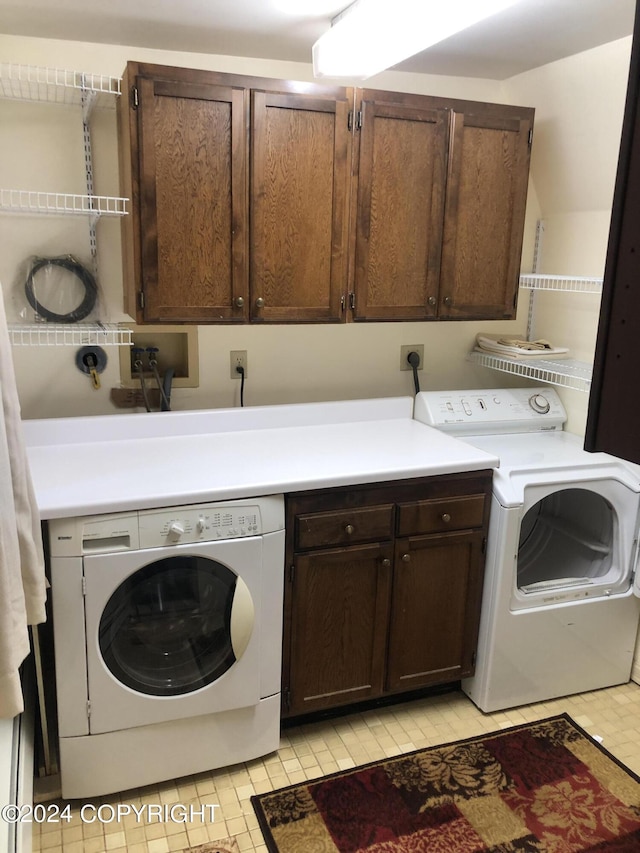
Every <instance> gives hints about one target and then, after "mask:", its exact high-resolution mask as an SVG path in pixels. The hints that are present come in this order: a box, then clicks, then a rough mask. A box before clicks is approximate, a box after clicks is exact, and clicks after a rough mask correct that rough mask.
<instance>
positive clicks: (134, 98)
mask: <svg viewBox="0 0 640 853" xmlns="http://www.w3.org/2000/svg"><path fill="white" fill-rule="evenodd" d="M139 106H140V97H139V95H138V87H137V86H132V87H131V107H132V108H133V109H134V110H137V109H138V107H139Z"/></svg>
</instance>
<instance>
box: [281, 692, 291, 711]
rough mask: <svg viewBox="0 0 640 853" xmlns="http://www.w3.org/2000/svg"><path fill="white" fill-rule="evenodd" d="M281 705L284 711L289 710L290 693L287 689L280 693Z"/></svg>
mask: <svg viewBox="0 0 640 853" xmlns="http://www.w3.org/2000/svg"><path fill="white" fill-rule="evenodd" d="M282 704H283V705H284V707H285V710H286V711H288V710H289V708H291V691H290V690H289V688H288V687H287V689H286V690H284V691H283V692H282Z"/></svg>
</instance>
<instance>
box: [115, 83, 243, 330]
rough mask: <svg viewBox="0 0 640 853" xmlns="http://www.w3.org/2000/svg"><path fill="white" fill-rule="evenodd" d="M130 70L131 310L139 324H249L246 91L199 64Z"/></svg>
mask: <svg viewBox="0 0 640 853" xmlns="http://www.w3.org/2000/svg"><path fill="white" fill-rule="evenodd" d="M127 72H128V73H127V75H126V77H125V85H126V88H125V90H124V91H125V96H124V98H123V99H122V100H123V104H122V107H121V112H120V124H121V132H122V133H123V134H125V135H126V136H127V137H128V139H130V140H131V141H132V144H131V159H130V162H129V163H127V164H126V167H125V168H123V173H124V174H125V175H126V174H128V175H129V176H130V180H129V182H128V183H129V191H130V193H131V201H132V217H131V223H128V222H127V223H126V231H125V240H124V243H125V258H126V261H127V267H128V272H129V274H130V277H131V278H133V281H134V282H135V284H134V286H133V287H131V286H130V287H129V299H128V305H127V308H128V310H129V311H130V313H132V314H133V315H134V316H136V314H137V316H138V319H139V320H140V321H142V322H151V323H153V322H157V323H172V322H185V323H188V322H216V321H224V322H244V321H245V320H246V318H247V306H248V263H247V254H248V253H247V246H248V241H247V238H248V215H247V176H248V161H247V149H246V131H247V115H248V109H247V107H248V104H247V101H246V93H245V91H244V89H243V88H242V87H239V86H233V85H223V84H216V83H213V82H210V81H209V80H208V78H207V76H206V75H204V74H202V73H200V74H198V73H197V72H195V73H192V74H188V73H185V74H183V75H182V76H183V79H170V78H174V77H180V74H177V73H175V72H174V69H167V70H166V71H164V72H163V70H162V69H156V68H154V69H153V70H152V71H149V70H145V69H144V68H138V67H135V66H128V68H127ZM130 92H134V93H135V94H133V95H132V98H133V100H132V101H131V102H130V103H128V98H127V94H129V93H130ZM123 108H124V109H123ZM127 147H128V146H127Z"/></svg>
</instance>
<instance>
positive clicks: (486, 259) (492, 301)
mask: <svg viewBox="0 0 640 853" xmlns="http://www.w3.org/2000/svg"><path fill="white" fill-rule="evenodd" d="M505 109H506V110H510V111H513V109H514V108H508V107H507V108H505ZM523 112H526V113H528V114H530V115H529V116H524V115H523V116H522V117H518V116H517V115H516V116H512V115H511V113H507V112H505V115H504V116H501V115H500V114H499V112H497V111H496V109H495V108H494V110H493V111H488V112H487V113H485V112H482V111H479V112H478V113H472V112H458V111H455V110H454V111H453V112H452V119H451V122H452V123H451V142H450V153H449V164H448V175H447V198H446V208H445V223H444V241H443V250H442V274H441V278H440V292H439V301H440V302H439V308H438V314H439V316H440V318H441V319H464V320H470V319H485V318H486V319H496V320H497V319H508V318H511V317H515V313H516V298H517V291H518V277H519V274H520V257H521V253H522V236H523V232H524V216H525V205H526V198H527V182H528V174H529V157H530V153H529V152H530V130H531V128H532V123H533V111H532V110H526V111H523Z"/></svg>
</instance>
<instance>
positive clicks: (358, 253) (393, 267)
mask: <svg viewBox="0 0 640 853" xmlns="http://www.w3.org/2000/svg"><path fill="white" fill-rule="evenodd" d="M383 98H384V95H383V94H382V93H376V92H372V91H371V92H370V91H366V90H365V91H364V92H363V94H362V99H361V101H360V103H359V109H358V111H357V121H358V126H359V128H360V136H359V152H358V168H357V193H356V198H357V202H356V212H355V221H356V229H355V231H356V234H355V240H356V244H355V298H354V300H353V317H354V319H355V320H425V319H427V318H429V317H435V315H436V310H437V293H438V282H439V277H440V250H441V244H442V227H443V217H444V199H445V194H444V187H445V180H446V165H447V139H448V122H449V114H448V111H447V110H443V109H440V110H439V109H433V108H430V107H429V106H428V102H426V99H425V98H423V97H420V96H415V97H407V96H405V97H404V98H403V99H402V100H401V99H400V96H398V100H397V101H390V100H389V98H390V94H389V93H387V95H386V100H384V99H383Z"/></svg>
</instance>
